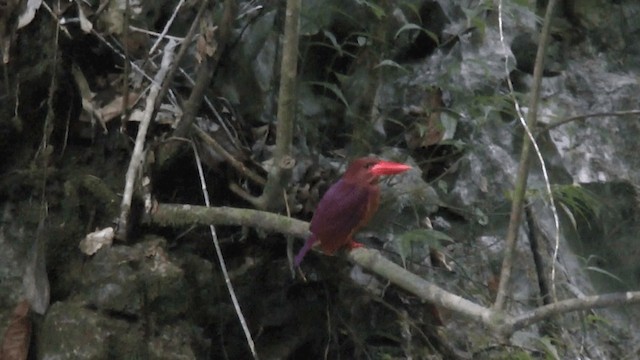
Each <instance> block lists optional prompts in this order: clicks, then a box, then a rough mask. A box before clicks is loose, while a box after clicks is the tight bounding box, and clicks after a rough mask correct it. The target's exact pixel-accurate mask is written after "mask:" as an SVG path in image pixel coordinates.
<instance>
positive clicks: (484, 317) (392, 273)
mask: <svg viewBox="0 0 640 360" xmlns="http://www.w3.org/2000/svg"><path fill="white" fill-rule="evenodd" d="M144 220H145V222H147V223H151V224H156V225H161V226H189V225H193V224H198V225H212V224H214V225H235V226H248V227H255V228H260V229H262V230H268V231H273V232H277V233H281V234H283V235H290V236H294V237H298V238H300V239H306V238H307V237H308V235H309V230H308V229H309V223H307V222H305V221H301V220H297V219H293V218H289V217H286V216H282V215H278V214H274V213H270V212H265V211H259V210H252V209H238V208H230V207H213V208H207V207H205V206H196V205H182V204H160V205H158V207H157V208H156V209H155V211H154V212H153V213H152V214H147V215H145V219H144ZM347 257H348V258H349V260H350V261H351V262H353V263H354V264H357V265H360V266H362V267H363V268H365V269H367V270H369V271H371V272H372V273H374V274H376V275H378V276H380V277H382V278H384V279H387V280H389V281H390V282H391V283H393V284H395V285H396V286H398V287H400V288H402V289H404V290H405V291H407V292H409V293H411V294H413V295H415V296H418V297H419V298H420V299H422V300H424V301H428V302H431V303H433V304H436V305H438V306H441V307H443V308H445V309H448V310H450V311H452V312H455V313H457V314H459V315H462V316H464V317H465V318H467V319H469V320H471V321H476V322H479V323H482V324H484V325H485V326H487V327H488V328H490V329H492V330H493V331H494V333H495V334H496V335H498V336H502V337H509V336H510V335H511V334H513V333H514V332H515V331H517V330H520V329H523V328H525V327H527V326H530V325H532V324H535V323H537V322H539V321H542V320H545V319H548V318H550V317H552V316H557V315H560V314H564V313H567V312H571V311H578V310H586V309H592V308H602V307H607V306H615V305H626V304H631V303H637V302H640V291H636V292H626V293H610V294H603V295H596V296H588V297H585V298H580V299H567V300H563V301H559V302H556V303H553V304H550V305H546V306H542V307H538V308H536V309H533V310H531V311H528V312H525V313H523V314H520V315H518V316H511V315H509V314H507V313H505V312H503V311H502V310H498V309H495V308H490V307H485V306H482V305H479V304H476V303H474V302H472V301H470V300H467V299H465V298H463V297H461V296H458V295H456V294H453V293H450V292H448V291H446V290H444V289H442V288H441V287H439V286H437V285H435V284H433V283H432V282H430V281H427V280H425V279H423V278H421V277H420V276H418V275H416V274H414V273H412V272H409V271H407V270H406V269H404V268H403V267H401V266H399V265H398V264H396V263H394V262H392V261H390V260H388V259H387V258H385V257H384V256H383V255H382V254H381V253H380V252H379V251H377V250H374V249H367V248H356V249H353V250H351V251H350V252H349V253H348V255H347Z"/></svg>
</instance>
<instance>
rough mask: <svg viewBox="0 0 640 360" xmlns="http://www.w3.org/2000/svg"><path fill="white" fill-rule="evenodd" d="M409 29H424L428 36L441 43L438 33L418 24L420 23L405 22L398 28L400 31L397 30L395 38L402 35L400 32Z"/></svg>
mask: <svg viewBox="0 0 640 360" xmlns="http://www.w3.org/2000/svg"><path fill="white" fill-rule="evenodd" d="M409 30H418V31H422V32H423V33H425V34H427V36H429V37H430V38H431V39H432V40H433V41H435V42H436V44H439V43H440V39H438V35H436V34H435V33H433V32H431V31H429V30H427V29H425V28H423V27H422V26H420V25H418V24H413V23H409V24H404V25H403V26H402V27H401V28H400V29H398V31H396V33H395V35H393V38H394V39H397V38H398V36H400V34H402V33H403V32H405V31H409Z"/></svg>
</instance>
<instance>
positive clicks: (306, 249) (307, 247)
mask: <svg viewBox="0 0 640 360" xmlns="http://www.w3.org/2000/svg"><path fill="white" fill-rule="evenodd" d="M316 240H317V238H316V236H315V235H314V234H311V236H309V238H308V239H307V242H305V243H304V246H303V247H302V249H300V251H299V252H298V255H296V257H295V259H294V260H293V263H294V264H295V266H296V267H298V266H300V263H301V262H302V259H303V258H304V256H305V255H306V254H307V253H308V252H309V250H311V247H312V246H313V243H315V242H316Z"/></svg>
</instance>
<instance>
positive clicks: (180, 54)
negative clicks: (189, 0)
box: [154, 0, 208, 115]
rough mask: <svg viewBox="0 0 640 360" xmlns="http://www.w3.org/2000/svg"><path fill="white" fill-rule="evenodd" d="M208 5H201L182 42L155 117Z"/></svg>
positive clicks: (170, 69)
mask: <svg viewBox="0 0 640 360" xmlns="http://www.w3.org/2000/svg"><path fill="white" fill-rule="evenodd" d="M207 3H208V1H207V0H203V1H202V3H201V4H200V7H199V8H198V12H197V13H196V16H195V18H194V19H193V23H192V24H191V27H190V28H189V32H187V36H185V37H184V41H182V43H181V45H180V50H178V54H177V55H176V58H175V61H174V62H173V64H172V65H171V67H170V68H169V72H168V73H167V79H168V80H167V81H165V83H164V84H163V85H162V87H161V88H160V92H159V95H158V100H157V101H156V105H155V109H154V115H155V113H157V111H158V109H160V104H161V103H162V100H163V99H164V97H165V95H166V94H167V93H168V92H169V86H170V84H171V81H172V80H173V77H174V76H175V74H176V71H177V69H178V68H179V65H180V62H181V61H182V59H183V58H184V57H185V55H186V54H187V51H188V50H189V48H190V46H191V41H192V40H193V37H194V36H195V34H196V31H197V29H198V28H199V27H200V21H201V19H202V14H204V10H205V9H206V8H207Z"/></svg>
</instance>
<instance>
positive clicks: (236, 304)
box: [191, 142, 258, 359]
mask: <svg viewBox="0 0 640 360" xmlns="http://www.w3.org/2000/svg"><path fill="white" fill-rule="evenodd" d="M191 147H192V148H193V154H194V156H195V158H196V165H197V167H198V175H199V177H200V186H201V189H202V196H203V197H204V203H205V206H206V207H207V208H210V207H211V202H210V201H209V192H208V191H207V183H206V181H205V178H204V171H203V170H202V162H201V161H200V155H198V149H196V146H195V144H193V142H192V143H191ZM209 231H210V232H211V239H212V240H213V245H214V246H215V248H216V255H218V263H219V264H220V269H221V270H222V275H223V276H224V283H225V284H226V285H227V290H228V291H229V296H230V297H231V302H233V308H234V309H235V310H236V315H238V320H239V321H240V326H242V331H244V336H245V337H246V338H247V344H249V349H250V350H251V354H252V355H253V358H254V359H258V353H257V352H256V345H255V343H254V342H253V338H252V337H251V331H249V327H248V326H247V321H246V320H245V318H244V315H242V309H241V308H240V303H239V302H238V298H237V297H236V292H235V290H233V284H232V283H231V278H230V277H229V273H228V272H227V264H226V263H225V261H224V256H222V249H220V243H219V242H218V235H217V234H216V228H215V227H214V226H213V224H210V225H209Z"/></svg>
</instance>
